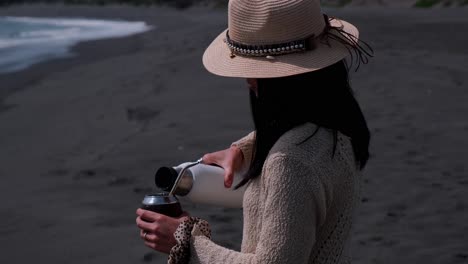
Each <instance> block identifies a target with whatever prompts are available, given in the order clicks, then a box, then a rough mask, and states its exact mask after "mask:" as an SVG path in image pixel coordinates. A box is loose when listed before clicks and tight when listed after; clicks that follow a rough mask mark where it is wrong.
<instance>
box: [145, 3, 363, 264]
mask: <svg viewBox="0 0 468 264" xmlns="http://www.w3.org/2000/svg"><path fill="white" fill-rule="evenodd" d="M228 12H229V29H228V30H227V31H225V32H223V33H222V34H221V35H219V36H218V37H217V38H216V39H215V40H214V41H213V43H211V45H210V46H209V47H208V48H207V50H206V52H205V54H204V56H203V63H204V65H205V67H206V68H207V69H208V70H209V71H210V72H212V73H215V74H218V75H221V76H230V77H243V78H246V79H247V82H248V84H249V87H250V99H251V108H252V115H253V121H254V125H255V131H254V132H252V133H250V134H249V135H247V136H246V137H245V138H243V139H241V140H239V141H237V142H235V143H233V144H232V146H231V147H230V148H229V149H226V150H222V151H218V152H214V153H210V154H206V155H205V156H204V157H203V160H204V163H207V164H213V163H215V164H218V165H220V166H222V167H223V168H224V169H225V186H226V187H231V185H232V178H233V173H234V172H235V171H238V170H240V169H241V168H242V167H243V166H246V167H247V168H248V171H247V173H246V174H245V175H244V179H243V180H242V181H241V182H240V183H239V184H238V185H237V186H235V188H238V187H240V186H242V185H247V188H246V191H245V194H244V201H243V213H244V230H243V240H242V249H241V252H236V251H233V250H230V249H227V248H223V247H221V246H219V245H216V244H215V243H214V242H212V241H211V240H210V239H209V237H210V234H209V230H208V227H207V223H206V222H205V221H203V220H201V219H198V218H195V217H189V216H188V215H184V216H183V217H180V218H171V217H167V216H164V215H159V214H157V213H153V212H149V211H145V210H141V209H138V210H137V215H138V217H137V220H136V221H137V225H138V227H139V228H140V235H141V237H142V239H143V240H144V241H145V244H146V245H147V246H149V247H151V248H153V249H155V250H158V251H161V252H165V253H169V254H170V256H169V263H187V262H189V261H190V263H225V264H228V263H349V262H350V259H351V258H350V256H349V254H348V253H347V248H348V245H347V244H348V243H347V242H348V240H349V235H350V227H351V220H352V213H353V211H354V209H355V205H356V202H357V201H358V200H359V179H360V177H359V175H360V171H361V170H362V169H363V168H364V166H365V165H366V162H367V160H368V157H369V154H368V146H369V137H370V135H369V131H368V128H367V124H366V121H365V119H364V116H363V114H362V112H361V110H360V107H359V105H358V103H357V102H356V100H355V99H354V97H353V95H352V92H351V89H350V87H349V82H348V69H347V66H346V63H345V61H344V59H345V58H346V57H347V55H349V54H351V58H352V59H351V60H352V61H353V58H354V59H355V60H356V62H357V63H358V65H357V67H358V66H359V63H361V62H362V63H366V62H367V56H371V53H372V51H371V50H370V51H367V50H369V49H370V48H369V47H368V46H362V45H361V43H360V42H359V41H358V31H357V29H356V28H355V27H354V26H352V25H351V24H349V23H347V22H345V21H343V20H339V19H335V18H329V17H327V16H326V15H323V14H322V13H321V9H320V5H319V1H318V0H317V1H315V0H276V1H273V0H264V1H252V0H231V1H230V3H229V9H228ZM366 48H369V49H366ZM143 219H144V220H143Z"/></svg>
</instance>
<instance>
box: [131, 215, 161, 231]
mask: <svg viewBox="0 0 468 264" xmlns="http://www.w3.org/2000/svg"><path fill="white" fill-rule="evenodd" d="M136 224H137V226H138V228H140V229H143V230H145V231H147V232H152V233H156V232H158V231H159V225H158V224H157V223H155V222H147V221H144V220H143V219H141V216H138V217H137V218H136Z"/></svg>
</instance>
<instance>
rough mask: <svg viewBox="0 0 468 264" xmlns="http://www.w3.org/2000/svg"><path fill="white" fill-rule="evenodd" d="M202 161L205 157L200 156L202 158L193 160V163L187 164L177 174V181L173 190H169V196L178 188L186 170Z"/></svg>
mask: <svg viewBox="0 0 468 264" xmlns="http://www.w3.org/2000/svg"><path fill="white" fill-rule="evenodd" d="M202 162H203V158H200V159H198V160H197V161H195V162H192V163H190V164H188V165H186V166H185V167H184V168H183V169H182V170H181V171H180V172H179V175H177V178H176V180H175V182H174V185H173V186H172V189H171V191H170V192H169V196H171V195H173V193H174V192H175V190H176V189H177V185H179V181H180V180H181V179H182V175H184V173H185V171H186V170H187V169H188V168H190V167H193V166H195V165H198V164H200V163H202Z"/></svg>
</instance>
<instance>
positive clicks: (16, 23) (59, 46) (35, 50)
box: [0, 16, 153, 73]
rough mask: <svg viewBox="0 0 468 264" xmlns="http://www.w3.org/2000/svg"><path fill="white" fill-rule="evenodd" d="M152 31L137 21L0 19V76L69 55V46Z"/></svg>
mask: <svg viewBox="0 0 468 264" xmlns="http://www.w3.org/2000/svg"><path fill="white" fill-rule="evenodd" d="M152 28H153V27H152V26H149V25H147V24H146V23H145V22H141V21H137V22H133V21H121V20H98V19H87V18H86V19H84V18H35V17H11V16H7V17H0V73H6V72H13V71H18V70H21V69H24V68H27V67H28V66H30V65H32V64H34V63H37V62H41V61H44V60H48V59H52V58H57V57H68V56H73V54H71V53H70V51H69V50H70V47H71V46H73V45H74V44H76V43H78V42H80V41H88V40H97V39H103V38H115V37H124V36H129V35H133V34H137V33H142V32H145V31H148V30H150V29H152Z"/></svg>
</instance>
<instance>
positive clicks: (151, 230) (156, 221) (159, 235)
mask: <svg viewBox="0 0 468 264" xmlns="http://www.w3.org/2000/svg"><path fill="white" fill-rule="evenodd" d="M136 214H137V215H138V217H137V218H136V224H137V226H138V228H140V237H141V238H142V239H143V241H145V245H146V246H148V247H150V248H152V249H154V250H156V251H159V252H163V253H166V254H169V252H170V251H171V249H172V247H173V246H175V245H176V244H177V241H176V240H175V237H174V233H175V231H176V230H177V227H178V226H179V224H180V223H181V222H182V221H183V220H184V219H185V218H186V217H187V216H188V214H187V213H186V212H184V213H183V214H182V216H179V217H178V218H173V217H169V216H166V215H163V214H158V213H155V212H152V211H148V210H144V209H141V208H139V209H137V211H136Z"/></svg>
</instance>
